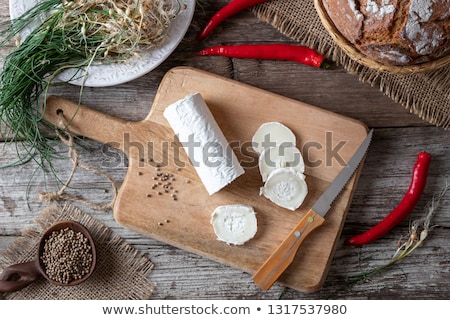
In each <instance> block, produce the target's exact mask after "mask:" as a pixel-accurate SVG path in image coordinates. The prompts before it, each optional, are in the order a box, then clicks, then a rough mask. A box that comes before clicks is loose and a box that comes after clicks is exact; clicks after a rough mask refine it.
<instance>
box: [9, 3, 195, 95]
mask: <svg viewBox="0 0 450 320" xmlns="http://www.w3.org/2000/svg"><path fill="white" fill-rule="evenodd" d="M37 1H39V0H10V1H9V11H10V16H11V18H12V19H14V18H17V17H19V16H20V15H22V14H23V13H24V12H25V11H26V10H28V9H30V8H31V7H32V6H33V5H35V4H36V3H37ZM195 1H196V0H182V6H183V4H184V6H183V9H182V12H181V13H180V14H179V15H178V16H177V17H176V18H175V20H174V21H173V22H172V24H171V25H170V27H169V31H168V35H167V37H166V40H164V42H163V43H162V44H161V46H160V47H158V48H157V49H152V50H148V51H146V52H142V53H140V55H141V57H140V58H132V59H129V61H128V62H127V63H112V64H106V65H97V66H91V67H89V68H88V72H89V73H88V76H87V79H86V80H85V82H84V85H85V86H89V87H107V86H113V85H118V84H122V83H125V82H128V81H131V80H134V79H137V78H139V77H141V76H143V75H145V74H146V73H148V72H150V71H152V70H153V69H155V68H156V67H157V66H159V65H160V64H161V63H162V62H163V61H164V60H166V59H167V58H168V57H169V56H170V55H171V54H172V52H173V51H174V50H175V49H176V47H177V46H178V45H179V44H180V42H181V40H182V39H183V37H184V35H185V34H186V31H187V30H188V28H189V25H190V23H191V21H192V17H193V15H194V9H195ZM30 31H31V30H26V32H28V33H29V32H30ZM22 36H26V34H22ZM74 72H75V70H67V71H65V72H63V73H61V74H60V75H59V78H60V79H61V80H63V81H69V80H70V79H72V78H73V75H74ZM69 82H70V83H72V84H75V85H81V84H83V79H74V80H70V81H69Z"/></svg>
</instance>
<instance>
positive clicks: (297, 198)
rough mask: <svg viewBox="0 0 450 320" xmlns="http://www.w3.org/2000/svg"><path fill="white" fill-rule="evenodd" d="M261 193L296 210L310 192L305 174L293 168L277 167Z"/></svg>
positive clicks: (284, 206) (285, 206)
mask: <svg viewBox="0 0 450 320" xmlns="http://www.w3.org/2000/svg"><path fill="white" fill-rule="evenodd" d="M260 194H261V195H264V196H265V197H266V198H267V199H269V200H271V201H272V202H273V203H275V204H277V205H279V206H280V207H283V208H286V209H289V210H292V211H294V210H296V209H297V208H298V207H300V205H301V204H302V203H303V201H304V200H305V197H306V195H307V194H308V186H307V185H306V181H305V175H304V174H302V173H300V172H298V171H296V170H294V169H292V168H279V169H276V170H274V171H272V172H271V173H270V175H269V177H268V178H267V181H266V182H265V183H264V186H263V187H262V188H261V189H260Z"/></svg>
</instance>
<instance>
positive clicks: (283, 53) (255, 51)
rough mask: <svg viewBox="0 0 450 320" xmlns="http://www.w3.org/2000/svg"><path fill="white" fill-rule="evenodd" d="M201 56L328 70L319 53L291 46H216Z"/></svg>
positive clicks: (199, 53) (323, 58)
mask: <svg viewBox="0 0 450 320" xmlns="http://www.w3.org/2000/svg"><path fill="white" fill-rule="evenodd" d="M198 55H200V56H224V57H230V58H244V59H263V60H289V61H296V62H300V63H303V64H306V65H309V66H313V67H316V68H321V67H322V68H326V67H327V66H328V64H326V62H325V61H324V60H325V57H324V56H323V55H321V54H320V53H318V52H317V51H315V50H313V49H311V48H308V47H305V46H298V45H291V44H244V45H234V46H215V47H210V48H206V49H203V50H201V51H199V52H198Z"/></svg>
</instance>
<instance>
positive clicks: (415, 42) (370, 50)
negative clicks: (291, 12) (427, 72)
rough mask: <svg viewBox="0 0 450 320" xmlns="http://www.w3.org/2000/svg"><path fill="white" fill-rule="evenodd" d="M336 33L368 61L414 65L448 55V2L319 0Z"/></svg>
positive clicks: (449, 33)
mask: <svg viewBox="0 0 450 320" xmlns="http://www.w3.org/2000/svg"><path fill="white" fill-rule="evenodd" d="M322 1H323V5H324V7H325V9H326V11H327V13H328V15H329V17H330V19H331V20H332V22H333V23H334V25H335V26H336V28H337V29H338V30H339V32H340V33H341V34H342V35H343V36H344V37H345V38H346V39H347V40H348V41H350V42H351V43H352V44H353V45H354V47H355V48H356V49H358V50H359V51H360V52H361V53H362V54H364V55H365V56H367V57H368V58H369V59H372V60H375V61H378V62H380V63H382V64H386V65H397V66H405V65H414V64H419V63H424V62H428V61H432V60H435V59H438V58H441V57H443V56H445V55H447V54H449V53H450V0H322Z"/></svg>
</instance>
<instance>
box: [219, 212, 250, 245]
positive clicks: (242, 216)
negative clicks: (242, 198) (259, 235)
mask: <svg viewBox="0 0 450 320" xmlns="http://www.w3.org/2000/svg"><path fill="white" fill-rule="evenodd" d="M211 224H212V226H213V228H214V232H215V234H216V236H217V239H218V240H220V241H223V242H226V243H227V244H234V245H242V244H244V243H245V242H247V241H248V240H250V239H251V238H253V237H254V236H255V234H256V231H257V221H256V212H255V210H254V209H253V207H252V206H249V205H244V204H230V205H224V206H219V207H217V208H216V209H215V210H214V212H213V213H212V215H211Z"/></svg>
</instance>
